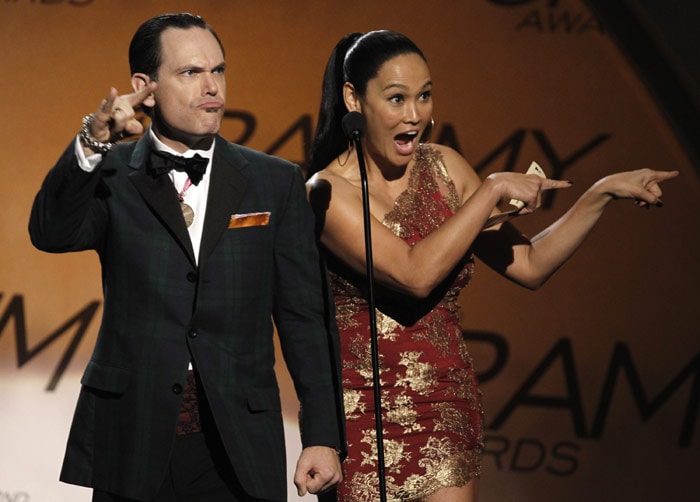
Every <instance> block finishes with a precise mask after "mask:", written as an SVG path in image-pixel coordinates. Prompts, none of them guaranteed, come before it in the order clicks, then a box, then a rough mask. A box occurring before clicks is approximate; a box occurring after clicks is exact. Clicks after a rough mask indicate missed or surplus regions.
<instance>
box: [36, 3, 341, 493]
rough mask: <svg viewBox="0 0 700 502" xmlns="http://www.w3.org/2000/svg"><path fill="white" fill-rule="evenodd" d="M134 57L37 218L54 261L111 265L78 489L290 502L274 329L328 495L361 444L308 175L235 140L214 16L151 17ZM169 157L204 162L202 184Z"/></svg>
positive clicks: (305, 441) (76, 472)
mask: <svg viewBox="0 0 700 502" xmlns="http://www.w3.org/2000/svg"><path fill="white" fill-rule="evenodd" d="M129 60H130V65H131V73H132V77H131V83H132V87H133V90H134V92H133V93H131V94H125V95H119V94H118V93H117V91H116V90H115V89H112V90H111V91H110V93H109V96H108V97H107V98H106V99H105V100H103V102H102V103H101V104H100V106H99V108H98V109H97V111H96V112H95V113H94V114H92V115H89V116H87V117H86V118H85V119H83V128H82V131H81V134H80V135H78V137H77V138H76V139H75V141H74V142H72V143H71V145H70V146H69V147H68V149H67V150H66V151H65V153H64V154H63V156H62V157H61V158H60V159H59V161H58V163H57V164H56V166H55V167H54V168H53V169H52V170H51V171H50V172H49V174H48V175H47V178H46V180H45V181H44V184H43V186H42V188H41V190H40V192H39V194H38V195H37V198H36V200H35V203H34V207H33V210H32V215H31V219H30V235H31V238H32V242H33V243H34V245H35V246H37V247H38V248H40V249H42V250H45V251H50V252H66V251H79V250H85V249H95V250H96V251H97V252H98V254H99V257H100V261H101V264H102V279H103V290H104V314H103V319H102V324H101V327H100V331H99V336H98V339H97V343H96V346H95V349H94V352H93V355H92V357H91V359H90V362H89V363H88V366H87V369H86V371H85V374H84V376H83V378H82V388H81V392H80V397H79V400H78V404H77V407H76V412H75V416H74V419H73V424H72V427H71V432H70V436H69V439H68V445H67V450H66V455H65V460H64V464H63V469H62V472H61V480H62V481H65V482H68V483H73V484H78V485H83V486H91V487H93V488H94V491H93V500H95V501H128V500H143V501H158V502H160V501H171V500H178V501H184V500H187V501H198V502H199V501H209V500H212V501H214V500H215V501H229V500H236V501H238V500H245V501H249V500H285V499H286V479H285V477H286V469H285V447H284V437H283V428H282V417H281V411H280V399H279V390H278V386H277V381H276V378H275V375H274V369H273V365H274V344H273V321H274V324H275V326H276V327H277V331H278V334H279V337H280V343H281V347H282V350H283V353H284V356H285V360H286V363H287V367H288V369H289V372H290V374H291V376H292V378H293V380H294V384H295V388H296V390H297V395H298V397H299V400H300V403H301V410H302V412H301V415H300V422H301V423H300V428H301V431H302V446H303V450H302V453H301V456H300V458H299V461H298V463H297V469H296V473H295V477H294V482H295V484H296V485H297V489H298V492H299V494H300V495H303V494H305V493H306V492H310V493H320V492H323V491H325V490H327V489H329V488H330V487H332V486H333V485H334V484H335V483H337V482H338V481H339V480H340V478H341V470H340V459H339V453H340V454H341V455H342V449H343V444H344V440H343V437H344V436H343V428H342V420H340V419H339V418H338V417H340V416H341V415H340V414H339V413H340V407H341V404H340V398H339V390H338V388H339V387H338V381H337V379H336V378H337V369H338V368H337V353H336V349H335V347H336V345H335V342H336V340H335V339H334V338H332V337H330V335H329V334H328V333H329V332H331V331H333V330H332V329H329V327H330V328H332V327H333V326H332V322H330V321H328V322H327V321H326V317H325V316H324V308H325V307H324V298H325V296H324V293H323V291H324V281H323V279H322V273H321V270H322V269H321V268H320V267H319V262H318V255H317V251H316V247H315V242H314V236H313V216H312V214H311V212H310V209H309V207H308V205H307V202H306V195H305V189H304V185H303V180H302V177H301V174H300V170H299V168H298V166H295V165H293V164H291V163H288V162H286V161H283V160H281V159H278V158H274V157H271V156H267V155H265V154H262V153H259V152H255V151H253V150H250V149H247V148H245V147H242V146H239V145H234V144H232V143H229V142H228V141H226V140H224V139H223V138H222V137H221V136H219V135H218V132H219V128H220V125H221V120H222V117H223V113H224V105H225V95H226V79H225V76H224V74H225V69H226V64H225V60H224V50H223V47H222V45H221V42H220V40H219V38H218V37H217V35H216V33H215V32H214V31H213V29H212V28H211V27H210V26H209V25H207V24H205V23H204V21H203V20H202V19H201V18H199V17H197V16H192V15H190V14H166V15H162V16H157V17H155V18H153V19H150V20H148V21H146V22H145V23H144V24H143V25H142V26H141V27H140V28H139V29H138V30H137V32H136V34H135V35H134V38H133V40H132V42H131V46H130V50H129ZM139 107H143V109H144V110H146V113H147V114H148V115H149V116H150V118H151V127H150V128H149V129H148V130H147V131H146V133H145V134H143V136H142V137H141V139H140V140H138V141H136V142H126V143H119V144H116V145H115V144H114V143H113V142H114V141H116V140H117V139H119V138H121V137H123V136H124V135H127V134H141V133H143V132H144V131H143V126H142V125H141V123H140V122H139V121H138V120H137V119H136V118H135V109H138V108H139ZM153 151H155V152H156V153H153ZM162 152H168V153H170V154H177V155H182V156H184V157H188V158H190V157H194V158H197V157H199V171H198V172H189V173H188V172H181V171H179V170H177V169H175V168H173V166H175V167H178V166H179V167H182V165H184V164H185V163H186V162H185V161H184V160H183V159H182V158H179V159H178V158H176V159H175V160H168V159H166V158H165V157H167V155H166V154H164V153H162ZM195 154H196V155H195ZM202 158H203V159H204V160H202ZM168 162H170V164H168ZM202 171H203V172H202Z"/></svg>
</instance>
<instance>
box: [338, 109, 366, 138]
mask: <svg viewBox="0 0 700 502" xmlns="http://www.w3.org/2000/svg"><path fill="white" fill-rule="evenodd" d="M343 132H344V133H345V136H347V137H348V138H349V139H351V140H352V141H359V140H360V137H361V136H362V135H363V134H364V132H365V116H364V115H362V114H361V113H360V112H348V113H346V114H345V116H344V117H343Z"/></svg>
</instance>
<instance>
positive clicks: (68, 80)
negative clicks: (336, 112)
mask: <svg viewBox="0 0 700 502" xmlns="http://www.w3.org/2000/svg"><path fill="white" fill-rule="evenodd" d="M508 4H510V5H508ZM165 11H191V12H196V13H198V14H201V15H203V16H204V17H205V19H207V20H208V21H209V22H210V23H212V24H213V25H214V26H215V27H216V28H217V30H218V32H219V34H220V36H221V38H222V40H223V42H224V45H225V46H226V48H227V59H228V62H229V65H230V71H229V73H228V76H229V95H228V109H229V118H228V119H227V120H226V123H225V126H224V131H223V133H224V135H225V136H227V137H228V138H230V139H232V140H237V141H241V142H244V143H245V144H247V145H249V146H252V147H254V148H258V149H261V150H267V151H270V152H272V153H275V154H277V155H280V156H283V157H286V158H288V159H290V160H293V161H296V162H300V163H302V164H303V163H305V161H306V153H305V151H306V150H305V147H306V145H307V142H308V140H309V138H310V134H311V131H312V129H313V126H314V125H315V116H316V111H317V107H318V100H319V95H320V79H321V74H322V71H323V67H324V64H325V61H326V58H327V56H328V54H329V52H330V50H331V48H332V47H333V45H334V44H335V42H336V41H337V40H338V39H339V38H340V36H342V35H344V34H346V33H347V32H350V31H367V30H370V29H377V28H391V29H395V30H399V31H402V32H404V33H406V34H408V35H409V36H411V37H412V38H413V39H414V40H415V41H416V42H417V43H418V44H419V45H420V46H421V47H422V48H423V50H424V52H425V53H426V55H427V57H428V59H429V62H430V65H431V70H432V76H433V80H434V82H435V102H436V106H435V119H436V125H437V135H436V136H437V138H438V139H440V140H441V141H442V142H445V143H448V144H450V145H452V146H454V147H456V148H458V149H459V150H460V151H462V152H463V153H464V155H465V156H466V157H467V159H469V160H470V162H472V164H473V165H474V166H476V167H477V168H478V169H479V171H480V173H481V174H482V175H486V174H488V173H489V172H492V171H495V170H504V169H516V170H524V169H526V167H527V166H528V165H529V163H530V161H531V160H537V161H538V162H539V163H540V164H541V165H542V166H543V167H544V169H545V171H547V173H548V175H549V176H551V177H560V178H563V179H570V180H573V181H574V186H573V188H571V189H569V190H567V191H566V192H563V191H562V192H560V193H557V194H556V195H555V196H554V197H553V199H551V200H548V201H547V202H548V205H547V207H545V208H544V209H542V210H541V211H540V212H538V213H537V214H535V215H533V216H529V217H527V218H523V219H522V220H521V221H520V222H519V226H520V227H521V228H522V229H524V230H525V231H527V232H529V233H531V234H532V233H534V232H536V231H537V230H539V229H541V228H543V227H544V226H546V225H547V224H548V223H549V222H551V221H553V219H554V218H556V217H557V216H558V215H559V214H561V213H562V211H564V210H565V208H566V207H567V206H568V205H570V204H571V203H572V202H573V200H574V199H575V197H576V196H578V195H579V194H580V193H581V192H582V191H583V190H585V189H586V188H587V187H588V186H589V185H590V184H591V183H592V182H594V181H595V180H596V179H598V178H599V177H601V176H603V175H604V174H606V173H608V172H612V171H615V170H620V169H626V168H637V167H644V166H649V167H657V168H673V169H679V170H680V171H681V178H680V179H679V180H676V181H675V182H673V183H669V184H667V185H666V186H665V194H664V200H665V203H666V205H665V207H664V208H663V209H661V210H656V209H654V210H650V211H644V210H640V209H638V208H636V207H635V206H634V205H633V204H631V203H629V202H626V203H625V202H621V203H616V204H614V207H611V208H610V209H609V211H608V212H607V214H606V215H605V217H604V218H603V220H602V221H601V223H600V225H599V226H598V227H597V228H596V230H595V231H594V232H593V234H592V235H591V237H590V239H589V240H588V242H587V243H586V244H585V245H584V247H583V248H582V249H581V250H580V251H579V253H578V254H577V255H576V256H575V257H574V258H573V259H572V260H571V262H570V263H569V264H568V265H567V266H566V267H565V268H564V269H562V270H561V271H560V273H559V274H558V275H557V276H556V277H555V278H553V279H552V280H551V281H550V282H549V283H548V284H547V285H546V286H545V287H544V289H542V290H540V291H539V292H536V293H531V292H527V291H525V290H520V289H518V288H516V287H515V286H513V285H511V284H509V283H507V282H506V281H504V280H503V279H501V278H499V277H497V276H496V275H495V274H493V273H492V272H491V271H489V270H488V269H486V267H485V266H483V265H481V266H478V268H477V275H476V278H475V280H474V282H473V283H472V284H471V285H470V286H469V288H468V289H467V290H466V291H465V293H464V295H463V299H462V305H463V314H464V315H463V317H464V326H465V330H466V335H467V336H468V337H470V339H471V340H472V347H473V354H474V357H475V359H476V362H477V367H478V368H479V370H480V371H481V372H482V377H483V392H484V398H485V408H486V416H487V421H488V426H489V427H488V430H487V431H486V432H487V435H488V438H487V452H486V454H485V456H484V473H483V479H482V483H481V493H482V497H481V500H482V501H486V502H493V501H504V500H508V501H510V500H513V501H515V500H517V501H530V500H532V501H535V500H537V501H561V500H567V501H573V502H578V501H580V502H583V501H584V500H585V501H587V500H599V501H620V500H635V501H646V500H673V501H688V502H690V501H697V500H700V487H699V485H698V483H697V471H698V466H699V465H700V431H699V430H698V429H699V428H700V424H699V420H698V414H699V409H700V350H699V349H700V342H699V341H698V336H697V332H698V328H697V324H698V318H699V314H698V307H700V305H699V304H698V297H700V286H699V284H700V265H699V263H700V261H699V260H698V259H697V256H698V254H699V252H700V249H699V244H700V237H699V236H700V232H698V230H699V225H698V216H697V214H698V213H697V201H698V199H699V198H700V186H699V184H698V174H697V173H698V171H697V166H696V167H694V166H692V165H691V164H690V163H689V161H688V159H687V157H686V156H685V154H684V152H683V151H682V150H681V148H680V146H679V144H678V142H677V141H676V139H675V138H674V136H673V133H672V130H671V128H670V127H669V125H668V124H667V123H666V122H665V119H664V116H663V113H662V112H661V111H660V110H659V109H658V108H657V106H656V105H655V103H654V102H653V100H652V99H651V98H650V96H649V93H648V92H647V90H646V89H645V87H644V85H643V83H642V82H641V81H640V79H639V77H638V75H636V74H635V72H634V70H633V69H632V68H630V66H629V65H628V63H627V62H626V61H625V59H624V58H623V57H622V56H621V54H620V53H619V52H618V50H617V49H616V48H615V46H614V44H613V42H612V40H611V38H610V37H609V36H608V35H607V34H606V33H605V30H604V28H603V27H601V26H600V24H599V23H598V22H597V21H596V20H595V18H593V17H592V15H591V12H590V11H589V10H588V9H587V8H586V6H585V5H584V4H583V3H582V2H581V1H579V0H562V1H559V2H550V1H548V0H532V1H521V2H507V1H496V0H469V1H458V0H452V1H450V0H433V1H432V2H428V3H426V2H424V1H418V0H403V1H401V2H388V1H387V2H381V1H376V0H355V1H353V2H343V3H341V2H322V1H312V0H295V1H293V2H291V1H289V2H285V1H274V0H269V1H257V2H252V1H232V0H218V1H217V0H198V1H196V2H195V1H184V0H183V1H165V0H161V1H157V0H138V1H136V0H121V1H119V2H115V1H108V0H43V1H39V0H5V1H3V2H0V43H1V47H2V48H3V51H2V55H1V56H0V61H2V70H3V71H2V78H1V79H0V104H1V106H0V110H2V117H3V120H1V121H0V142H1V146H2V151H3V158H2V161H0V162H1V163H2V164H1V166H2V169H1V171H0V172H1V174H2V181H0V208H2V209H1V210H0V229H1V230H0V232H2V244H3V245H2V248H1V249H0V271H1V274H0V278H1V279H2V282H1V283H0V295H1V296H0V396H1V397H2V405H0V425H1V426H0V444H1V445H2V448H0V451H1V453H0V500H11V501H22V502H27V501H31V502H43V501H47V502H49V501H50V502H54V501H70V502H76V501H78V502H79V501H81V500H83V501H87V500H89V496H90V495H89V494H90V492H89V490H86V489H82V488H75V487H70V486H67V485H63V484H61V483H59V482H58V481H57V477H58V471H59V468H60V462H61V459H62V455H63V447H64V444H65V440H66V436H67V431H68V426H69V422H70V419H71V415H72V410H73V405H74V402H75V399H76V396H77V392H78V388H79V379H80V375H81V373H82V371H83V368H84V366H85V364H86V362H87V359H88V358H89V355H90V351H91V349H92V345H93V343H94V336H95V334H96V331H97V327H98V321H99V317H100V314H101V290H100V283H99V266H98V263H97V259H96V257H95V255H94V253H80V254H73V255H48V254H43V253H40V252H38V251H36V250H34V249H33V248H32V246H31V245H30V243H29V240H28V237H27V231H26V226H27V220H28V215H29V210H30V205H31V201H32V199H33V196H34V194H35V193H36V191H37V189H38V187H39V184H40V182H41V179H42V178H43V176H44V174H45V173H46V171H47V170H48V169H49V168H50V167H51V165H52V163H53V162H54V160H55V159H56V158H57V156H58V155H59V153H60V152H61V151H62V150H63V148H64V147H65V145H66V144H67V143H68V141H69V140H70V139H71V138H72V137H73V136H74V134H75V133H76V132H77V129H78V127H79V124H80V118H81V117H82V116H83V115H84V114H86V113H89V112H91V111H93V110H94V109H95V107H96V106H97V104H98V102H99V100H100V99H102V97H103V96H105V95H106V93H107V91H108V89H109V87H110V86H112V85H114V86H116V87H117V88H118V89H120V90H121V91H123V92H124V91H127V90H128V89H129V87H128V86H129V79H128V77H129V70H128V63H127V58H126V54H127V46H128V42H129V40H130V38H131V35H132V33H133V31H134V30H135V29H136V27H137V26H138V25H139V24H140V23H141V22H142V21H143V20H145V19H146V18H148V17H150V16H152V15H155V14H157V13H161V12H165ZM280 376H281V378H282V382H283V389H282V392H283V397H284V402H285V414H286V416H287V423H288V432H289V457H290V459H291V460H292V462H291V466H290V469H291V468H292V467H293V460H294V459H295V458H296V455H297V454H298V448H299V446H298V439H297V431H296V424H295V418H294V416H295V413H296V401H295V398H294V396H293V392H292V390H291V387H290V386H289V382H288V378H287V376H286V374H285V370H284V367H283V366H280ZM290 486H291V481H290ZM290 500H297V496H296V495H295V494H294V492H293V491H290Z"/></svg>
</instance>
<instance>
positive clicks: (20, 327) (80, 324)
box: [0, 294, 100, 391]
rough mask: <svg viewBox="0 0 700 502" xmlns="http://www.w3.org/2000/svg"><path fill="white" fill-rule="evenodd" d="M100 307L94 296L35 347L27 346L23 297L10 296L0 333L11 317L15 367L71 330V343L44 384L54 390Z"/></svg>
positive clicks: (1, 319) (29, 359)
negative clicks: (46, 383)
mask: <svg viewBox="0 0 700 502" xmlns="http://www.w3.org/2000/svg"><path fill="white" fill-rule="evenodd" d="M1 299H2V294H0V300H1ZM99 307H100V302H99V301H96V300H95V301H92V302H90V303H88V304H87V305H86V306H85V307H84V308H83V309H82V310H80V311H79V312H78V313H77V314H75V315H74V316H73V317H71V318H70V319H68V320H67V321H66V322H64V323H63V324H62V325H61V326H59V327H58V328H57V329H56V330H54V331H53V332H52V333H50V334H49V335H48V336H47V337H46V338H44V339H43V340H41V341H40V342H39V343H37V344H36V345H35V346H34V347H32V348H30V347H29V346H28V343H27V325H26V322H25V316H24V299H23V298H22V296H21V295H14V296H13V297H12V298H11V299H10V302H9V304H8V305H7V308H6V309H5V311H4V312H2V315H1V316H0V337H2V335H3V334H4V333H5V328H6V327H7V326H8V324H10V320H13V321H14V327H15V343H16V346H17V367H18V368H21V367H22V366H24V365H25V364H26V363H28V362H29V361H31V360H32V358H34V357H35V356H36V355H38V354H40V353H41V352H42V351H43V350H45V349H46V348H47V347H48V346H50V345H51V344H52V343H53V342H55V341H56V340H58V339H59V338H60V337H61V336H63V335H64V334H70V333H71V332H72V333H73V335H72V338H71V339H70V343H69V344H68V346H67V348H66V350H65V352H64V353H63V355H62V356H61V358H60V359H59V361H58V364H57V365H56V369H55V370H54V372H53V374H52V375H51V379H50V380H49V383H48V385H47V386H46V390H48V391H53V390H55V389H56V386H57V385H58V382H59V381H60V379H61V376H63V373H64V372H65V371H66V368H67V367H68V364H69V363H70V361H71V359H72V358H73V355H74V354H75V351H76V350H77V349H78V345H79V344H80V341H81V340H82V339H83V337H84V336H85V333H86V331H87V329H88V326H89V325H90V322H91V321H92V319H93V318H94V317H95V313H96V312H97V309H98V308H99Z"/></svg>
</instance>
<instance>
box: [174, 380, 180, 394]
mask: <svg viewBox="0 0 700 502" xmlns="http://www.w3.org/2000/svg"><path fill="white" fill-rule="evenodd" d="M172 391H173V394H180V393H181V392H182V385H180V384H179V383H176V384H173V386H172Z"/></svg>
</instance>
